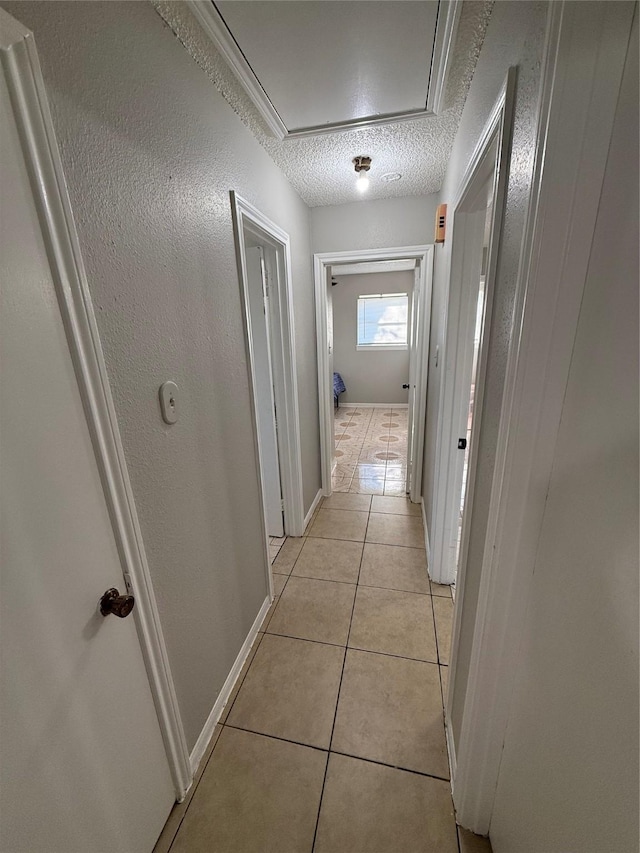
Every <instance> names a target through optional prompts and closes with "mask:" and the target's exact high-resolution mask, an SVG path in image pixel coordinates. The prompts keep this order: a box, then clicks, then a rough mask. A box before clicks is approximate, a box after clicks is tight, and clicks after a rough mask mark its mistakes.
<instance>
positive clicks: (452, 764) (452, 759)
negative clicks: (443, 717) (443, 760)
mask: <svg viewBox="0 0 640 853" xmlns="http://www.w3.org/2000/svg"><path fill="white" fill-rule="evenodd" d="M444 731H445V735H446V741H447V753H448V755H449V778H450V780H451V793H453V789H454V785H455V781H456V750H455V746H454V745H453V733H452V731H451V726H450V724H449V723H448V722H446V721H445V725H444Z"/></svg>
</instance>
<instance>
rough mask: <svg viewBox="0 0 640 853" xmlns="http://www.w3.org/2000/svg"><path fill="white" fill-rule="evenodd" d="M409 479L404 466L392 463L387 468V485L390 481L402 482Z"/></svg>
mask: <svg viewBox="0 0 640 853" xmlns="http://www.w3.org/2000/svg"><path fill="white" fill-rule="evenodd" d="M406 479H407V469H406V468H405V466H404V465H396V464H395V462H390V463H389V464H388V465H387V468H386V474H385V483H387V482H388V481H389V480H402V481H405V480H406Z"/></svg>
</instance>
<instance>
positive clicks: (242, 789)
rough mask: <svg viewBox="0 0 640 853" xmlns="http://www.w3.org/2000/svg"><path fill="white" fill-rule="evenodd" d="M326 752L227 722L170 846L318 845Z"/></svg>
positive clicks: (184, 851)
mask: <svg viewBox="0 0 640 853" xmlns="http://www.w3.org/2000/svg"><path fill="white" fill-rule="evenodd" d="M325 766H326V755H325V754H324V753H323V752H319V751H318V750H316V749H309V748H308V747H304V746H298V745H297V744H293V743H284V742H283V741H278V740H274V739H273V738H267V737H262V736H261V735H256V734H252V733H251V732H243V731H237V730H234V729H228V728H226V729H225V730H224V731H223V732H222V734H221V736H220V739H219V741H218V744H217V746H216V750H215V752H214V754H213V756H212V758H211V761H210V762H209V765H208V767H207V770H206V772H205V773H204V775H203V778H202V781H201V782H200V785H199V786H198V790H197V791H196V794H195V796H194V798H193V801H192V803H191V805H190V807H189V811H188V812H187V815H186V817H185V819H184V821H183V823H182V826H181V827H180V830H179V832H178V835H177V837H176V840H175V842H174V844H173V847H172V848H171V853H211V851H212V850H220V851H224V853H283V851H285V850H286V851H303V850H311V847H312V844H313V834H314V831H315V824H316V816H317V811H318V804H319V802H320V796H321V791H322V782H323V778H324V772H325Z"/></svg>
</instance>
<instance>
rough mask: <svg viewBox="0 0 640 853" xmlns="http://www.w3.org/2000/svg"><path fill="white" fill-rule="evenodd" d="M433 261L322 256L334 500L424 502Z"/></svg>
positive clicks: (325, 399) (319, 305)
mask: <svg viewBox="0 0 640 853" xmlns="http://www.w3.org/2000/svg"><path fill="white" fill-rule="evenodd" d="M432 263H433V247H432V246H411V247H406V248H404V249H402V248H398V249H377V250H369V251H361V252H340V253H335V254H322V255H316V256H315V286H316V329H317V338H318V388H319V395H320V427H321V450H322V487H323V492H324V493H325V494H326V495H328V494H331V492H332V490H333V489H335V490H336V491H342V492H344V491H350V492H355V493H361V494H378V495H383V494H386V495H396V496H397V495H404V494H407V493H408V494H409V496H410V498H411V500H412V501H415V502H419V501H420V498H421V483H422V455H423V445H424V430H423V429H422V428H420V427H419V426H418V425H420V424H423V423H424V416H425V407H426V378H427V377H426V367H425V353H426V352H427V348H428V334H429V320H430V308H431V276H432ZM334 382H335V384H334Z"/></svg>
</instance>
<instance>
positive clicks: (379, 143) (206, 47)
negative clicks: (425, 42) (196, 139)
mask: <svg viewBox="0 0 640 853" xmlns="http://www.w3.org/2000/svg"><path fill="white" fill-rule="evenodd" d="M151 2H152V3H153V5H154V6H155V8H156V10H157V11H158V13H159V14H160V15H161V17H162V18H163V19H164V20H165V22H166V23H167V24H168V25H169V26H170V27H171V29H172V30H173V32H174V33H175V34H176V36H177V37H178V38H179V40H180V41H181V42H182V44H183V45H184V46H185V48H186V49H187V50H188V51H189V53H190V54H191V56H192V57H193V58H194V60H195V61H196V62H197V63H198V64H199V65H200V66H201V68H202V69H203V70H204V71H205V72H206V73H207V75H208V76H209V78H210V79H211V81H212V82H213V84H214V85H215V87H216V88H217V89H218V91H219V92H220V93H221V94H222V96H223V97H224V98H225V99H226V100H227V102H228V103H229V104H230V105H231V107H232V108H233V109H234V110H235V112H236V113H237V115H238V116H239V117H240V119H241V120H242V121H243V122H244V123H245V125H246V126H247V127H248V128H249V129H250V130H251V132H252V133H253V134H254V136H255V137H256V138H257V140H258V141H259V142H260V144H261V145H262V146H263V147H264V148H265V149H266V151H267V152H268V153H269V155H270V156H271V158H272V159H273V160H274V161H275V163H276V164H277V165H278V166H279V167H280V168H281V169H282V171H283V172H284V173H285V175H286V176H287V178H288V179H289V181H290V182H291V184H292V185H293V187H294V188H295V189H296V190H297V191H298V193H299V194H300V196H301V197H302V198H303V199H304V201H305V202H306V203H307V204H308V205H309V206H310V207H318V206H322V205H333V204H344V203H348V202H353V201H360V200H363V199H366V200H372V199H377V198H391V197H401V196H411V195H427V194H429V193H433V192H437V191H438V190H439V189H440V187H441V184H442V180H443V177H444V173H445V169H446V165H447V161H448V158H449V154H450V151H451V146H452V144H453V140H454V137H455V133H456V130H457V127H458V123H459V120H460V115H461V113H462V108H463V106H464V101H465V98H466V94H467V91H468V87H469V84H470V82H471V77H472V75H473V71H474V69H475V64H476V61H477V57H478V54H479V52H480V47H481V45H482V40H483V38H484V32H485V29H486V25H487V23H488V19H489V15H490V13H491V7H492V5H493V2H492V0H479V2H468V0H467V2H464V3H463V5H462V11H461V13H460V18H459V23H458V27H457V35H456V39H455V43H454V46H453V51H452V57H451V62H450V70H449V74H448V79H447V87H446V92H445V95H444V109H443V110H442V111H441V112H440V113H439V114H438V115H433V116H426V117H423V118H418V119H413V120H410V121H402V122H394V123H387V124H382V125H380V126H373V127H363V128H358V129H357V130H354V129H352V130H347V131H342V132H339V133H331V134H326V133H324V134H321V135H310V136H303V137H292V138H285V139H278V138H276V137H275V136H274V134H273V133H272V132H271V131H270V130H269V128H268V127H267V125H266V123H265V120H264V119H263V118H262V116H261V114H260V112H259V111H258V109H257V107H256V106H255V104H254V102H253V101H252V99H251V98H250V97H249V96H248V94H247V92H246V90H245V88H244V87H243V85H242V84H241V83H240V82H239V80H238V77H237V76H236V75H235V74H234V73H233V72H232V71H231V69H230V67H229V65H228V64H227V62H226V61H225V59H224V57H223V56H222V54H221V53H220V51H219V50H218V49H216V47H215V46H214V44H213V43H212V41H211V39H210V37H209V36H208V35H207V34H206V33H205V32H204V30H203V28H202V26H201V25H200V23H199V22H198V20H197V19H196V18H195V17H194V15H193V13H192V12H191V10H190V9H189V7H188V6H187V4H186V3H183V2H179V0H151ZM223 5H224V6H227V5H233V6H234V7H235V6H245V5H253V3H251V2H234V3H232V4H227V3H224V4H222V3H221V6H223ZM266 5H267V6H271V5H276V6H280V5H282V6H286V7H289V8H290V9H294V7H298V6H305V5H311V6H315V5H316V4H315V3H314V2H311V3H308V2H305V0H288V2H285V3H282V4H280V3H279V2H275V3H272V2H268V3H266ZM320 5H322V6H323V7H327V8H330V7H338V6H348V7H360V6H362V5H363V0H345V2H322V3H321V4H320ZM364 5H368V3H366V0H365V2H364ZM373 5H377V3H374V4H373ZM381 5H383V6H386V5H387V4H386V3H382V4H381ZM391 5H398V6H404V5H405V4H404V3H403V2H402V0H400V2H398V3H392V4H391ZM409 5H411V6H413V7H416V9H417V8H418V7H419V6H422V5H425V6H427V5H429V4H428V3H423V2H422V0H413V2H411V3H410V4H409ZM332 14H333V13H332ZM329 17H330V16H329V15H327V18H329ZM334 26H335V25H334ZM327 27H328V28H329V29H330V25H329V24H327ZM262 41H263V42H264V45H266V46H267V48H268V47H270V46H272V45H273V44H274V43H275V41H277V37H276V35H275V34H274V32H273V31H271V28H270V27H269V26H267V25H266V24H264V27H263V30H262ZM390 44H391V41H390ZM392 47H393V56H394V57H395V59H396V61H398V62H400V61H401V58H402V56H403V53H404V49H403V44H402V43H400V44H398V43H395V41H394V42H393V43H392ZM267 53H268V51H267V52H265V63H266V56H267ZM272 54H273V67H274V68H275V67H277V64H278V54H277V51H276V50H275V49H274V50H272ZM267 65H269V67H271V65H270V64H269V63H266V65H265V67H266V66H267ZM267 73H271V72H269V71H268V72H267ZM289 73H290V74H293V73H294V72H292V71H291V70H290V71H289ZM343 79H344V77H343ZM315 88H316V86H315V84H312V83H308V84H307V95H308V98H309V99H310V100H312V99H313V98H314V91H315ZM274 97H275V95H274ZM336 103H338V102H337V101H336ZM358 155H368V156H370V157H372V165H371V171H370V173H369V175H370V178H371V183H370V187H369V190H368V191H367V193H366V195H364V196H362V195H361V194H360V193H359V192H358V191H357V189H356V188H355V172H354V170H353V163H352V160H353V158H354V157H356V156H358ZM388 172H399V173H400V174H401V175H402V178H401V179H400V180H398V181H396V182H394V183H385V182H383V181H382V180H381V176H382V175H384V174H385V173H388Z"/></svg>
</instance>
